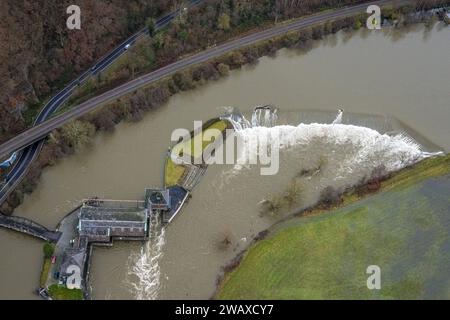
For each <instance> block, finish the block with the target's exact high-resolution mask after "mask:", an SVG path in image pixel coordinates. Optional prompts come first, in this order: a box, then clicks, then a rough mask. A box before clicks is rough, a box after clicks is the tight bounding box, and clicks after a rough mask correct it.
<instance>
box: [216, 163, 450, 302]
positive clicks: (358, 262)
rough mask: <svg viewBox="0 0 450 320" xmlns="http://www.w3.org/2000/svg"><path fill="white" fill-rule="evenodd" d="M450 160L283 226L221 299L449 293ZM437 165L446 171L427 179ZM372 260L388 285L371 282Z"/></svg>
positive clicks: (253, 252)
mask: <svg viewBox="0 0 450 320" xmlns="http://www.w3.org/2000/svg"><path fill="white" fill-rule="evenodd" d="M448 159H449V157H448V156H447V161H443V160H444V158H443V157H438V158H436V159H433V160H432V161H429V160H425V161H424V163H423V164H422V165H419V166H417V168H413V169H410V170H405V171H403V172H402V173H400V174H399V175H396V176H395V177H394V178H393V179H391V180H387V181H386V182H385V183H384V184H385V186H386V187H388V186H389V187H392V189H391V190H390V191H388V192H386V191H384V192H382V193H379V194H377V195H374V196H371V197H368V198H365V199H363V200H360V201H358V202H355V203H352V204H350V205H347V206H344V207H343V208H340V209H336V210H333V211H331V212H328V213H325V212H322V214H320V215H315V216H313V217H303V218H294V219H292V220H289V221H286V222H285V223H283V224H281V225H280V226H277V227H276V228H275V230H274V231H273V233H272V234H271V235H270V236H269V237H268V238H267V239H265V240H262V241H260V242H257V243H256V245H254V246H253V247H252V248H251V249H250V250H249V251H248V252H247V253H246V255H245V257H244V259H243V260H242V262H241V264H240V266H238V267H237V269H236V270H235V271H233V272H231V273H230V274H229V275H228V276H227V277H226V279H225V281H224V282H223V284H222V286H221V290H220V291H219V293H218V298H220V299H449V298H450V295H449V294H450V293H449V291H448V287H449V279H450V271H449V269H448V263H449V261H450V260H449V259H450V251H449V250H448V248H449V245H450V235H449V233H448V228H449V226H450V199H449V198H448V194H449V193H450V175H449V174H448V172H449V171H450V166H449V161H448ZM439 162H440V165H439V164H438V165H436V164H437V163H439ZM443 166H445V167H443ZM433 169H436V171H434V170H433ZM438 172H439V173H440V174H442V173H445V172H447V174H444V175H440V176H438V177H432V178H426V177H430V176H433V175H435V174H438V175H439V173H438ZM411 178H412V179H413V180H414V181H411ZM371 265H376V266H379V267H380V268H381V279H382V280H381V290H369V289H368V288H367V285H366V281H367V278H368V276H369V275H368V274H367V273H366V269H367V267H368V266H371Z"/></svg>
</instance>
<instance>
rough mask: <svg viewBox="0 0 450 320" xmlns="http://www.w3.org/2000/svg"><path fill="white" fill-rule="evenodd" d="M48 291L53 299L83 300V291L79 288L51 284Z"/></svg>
mask: <svg viewBox="0 0 450 320" xmlns="http://www.w3.org/2000/svg"><path fill="white" fill-rule="evenodd" d="M48 291H49V294H50V296H51V297H52V298H53V299H54V300H83V292H82V291H81V290H80V289H67V288H66V287H65V286H60V285H57V284H53V285H51V286H50V287H49V288H48Z"/></svg>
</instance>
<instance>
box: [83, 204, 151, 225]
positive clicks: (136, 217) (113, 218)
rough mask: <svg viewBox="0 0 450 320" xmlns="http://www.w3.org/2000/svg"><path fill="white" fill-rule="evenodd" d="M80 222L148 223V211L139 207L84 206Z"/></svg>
mask: <svg viewBox="0 0 450 320" xmlns="http://www.w3.org/2000/svg"><path fill="white" fill-rule="evenodd" d="M80 221H109V222H146V221H147V210H146V209H143V208H137V207H129V208H106V207H97V206H88V205H84V206H83V207H82V208H81V210H80Z"/></svg>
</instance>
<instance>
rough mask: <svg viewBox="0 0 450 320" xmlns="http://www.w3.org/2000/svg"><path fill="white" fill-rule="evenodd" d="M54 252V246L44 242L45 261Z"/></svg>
mask: <svg viewBox="0 0 450 320" xmlns="http://www.w3.org/2000/svg"><path fill="white" fill-rule="evenodd" d="M54 252H55V246H54V245H53V244H52V243H50V242H46V243H45V244H44V257H45V258H46V259H50V258H51V257H52V255H53V253H54Z"/></svg>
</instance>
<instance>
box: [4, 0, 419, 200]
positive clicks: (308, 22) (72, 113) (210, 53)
mask: <svg viewBox="0 0 450 320" xmlns="http://www.w3.org/2000/svg"><path fill="white" fill-rule="evenodd" d="M193 2H195V3H198V2H200V1H193ZM414 2H415V1H414V0H380V1H373V2H367V3H363V4H359V5H354V6H349V7H344V8H340V9H336V10H332V11H327V12H323V13H318V14H316V15H312V16H308V17H305V18H303V19H298V20H295V21H291V22H287V23H283V24H279V25H277V26H274V27H272V28H270V29H267V30H264V31H260V32H257V33H253V34H250V35H247V36H244V37H242V38H238V39H235V40H232V41H229V42H226V43H223V44H220V45H217V46H215V47H212V48H209V49H207V50H205V51H202V52H200V53H197V54H194V55H192V56H189V57H186V58H184V59H181V60H178V61H176V62H174V63H172V64H169V65H167V66H165V67H162V68H160V69H158V70H156V71H154V72H151V73H148V74H146V75H144V76H141V77H139V78H136V79H134V80H131V81H129V82H127V83H125V84H123V85H121V86H118V87H116V88H114V89H112V90H110V91H107V92H105V93H103V94H101V95H99V96H96V97H94V98H92V99H90V100H87V101H85V102H83V103H81V104H79V105H77V106H74V107H72V108H71V109H70V110H68V111H66V112H64V113H62V114H60V115H57V116H55V117H53V118H51V119H49V120H45V121H40V122H39V121H37V123H36V125H35V126H34V127H32V128H30V129H28V130H26V131H24V132H22V133H20V134H18V135H17V136H16V137H14V138H12V139H11V140H9V141H7V142H5V143H4V144H2V145H1V146H0V158H3V157H6V156H8V155H9V154H11V153H13V152H14V151H17V150H21V149H23V148H25V147H26V148H25V149H24V151H23V152H22V155H21V158H22V156H23V157H26V158H25V159H24V160H23V161H18V162H17V163H18V165H16V167H19V168H18V169H17V170H16V171H17V172H16V173H13V175H12V176H10V177H9V180H8V182H7V184H6V185H5V186H4V187H3V188H2V191H0V204H1V203H2V201H3V200H4V198H5V196H2V193H1V192H3V190H4V189H5V188H7V190H6V191H8V192H9V191H11V189H12V188H14V186H15V185H16V184H17V180H18V179H17V177H21V176H22V175H23V174H24V172H25V171H26V168H27V167H28V166H29V164H30V163H31V162H32V161H33V160H34V158H35V157H36V156H37V154H38V153H39V151H40V149H41V147H42V144H43V142H42V141H43V140H42V139H44V138H45V137H46V136H47V135H48V134H49V133H50V132H51V131H53V130H54V129H56V128H58V127H60V126H62V125H64V124H65V123H67V122H70V121H72V120H74V119H77V118H79V117H81V116H83V115H85V114H87V113H89V112H91V111H93V110H95V109H96V108H98V107H100V106H101V105H104V104H105V103H107V102H109V101H113V100H114V99H117V98H118V97H120V96H123V95H125V94H127V93H131V92H133V91H135V90H136V89H138V88H140V87H143V86H145V85H148V84H151V83H152V82H156V81H158V80H160V79H163V78H165V77H167V76H169V75H172V74H174V73H176V72H179V71H181V70H183V69H186V68H188V67H191V66H193V65H195V64H198V63H202V62H205V61H208V60H211V59H213V58H217V57H219V56H222V55H224V54H225V53H228V52H230V51H234V50H237V49H241V48H243V47H246V46H249V45H251V44H254V43H257V42H260V41H263V40H267V39H270V38H273V37H276V36H280V35H283V34H285V33H287V32H289V31H294V30H299V29H302V28H306V27H310V26H313V25H316V24H320V23H324V22H326V21H330V20H334V19H340V18H344V17H347V16H352V15H355V14H358V13H365V12H366V9H367V7H368V6H369V5H371V4H376V5H380V6H382V5H386V4H394V5H398V4H405V3H414ZM169 16H170V15H169ZM172 18H173V16H172V17H170V18H167V17H165V18H162V19H161V20H163V22H160V23H162V24H164V23H166V24H167V23H168V22H167V21H166V20H164V19H167V20H169V19H170V20H171V19H172ZM161 20H160V21H161ZM170 20H169V21H170ZM158 22H159V21H158ZM140 33H142V31H140V32H139V33H138V34H136V35H134V36H132V37H130V38H129V39H131V41H135V40H136V38H133V37H138V36H139V34H140ZM127 43H128V42H127V41H125V42H124V43H123V44H122V46H119V47H118V48H117V49H116V50H117V51H116V50H115V51H113V52H112V53H111V54H110V55H108V56H107V57H105V58H104V59H103V60H102V61H101V62H99V63H97V64H96V65H95V66H94V67H93V68H92V69H91V70H90V72H94V73H96V72H98V71H100V70H101V69H103V68H105V67H106V66H107V65H109V64H110V63H111V61H113V60H114V57H116V55H118V54H121V53H120V51H121V50H124V49H123V47H124V46H125V45H126V44H127ZM119 48H122V49H119ZM88 72H89V71H88ZM83 76H84V75H82V76H81V77H80V78H81V79H83ZM80 78H79V79H80ZM76 81H77V80H75V81H74V82H75V83H76ZM74 82H73V83H74ZM75 85H76V84H75ZM74 88H75V87H73V86H72V87H71V86H70V85H69V86H68V87H66V88H65V89H64V90H63V91H61V92H60V93H59V94H58V95H56V96H55V97H54V98H53V99H56V101H66V100H67V99H68V97H70V94H71V92H72V90H73V89H74ZM55 108H57V107H55ZM52 112H54V110H53V111H50V110H49V111H48V112H47V111H44V113H45V115H42V117H38V119H47V117H48V115H49V114H51V113H52ZM39 141H40V142H39ZM30 144H31V146H29V145H30ZM27 146H29V147H27ZM30 148H31V149H30ZM29 149H30V150H29ZM27 150H28V151H27ZM14 169H16V168H14ZM13 171H14V170H13ZM19 179H20V178H19ZM13 184H14V185H13ZM3 194H4V193H3Z"/></svg>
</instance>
